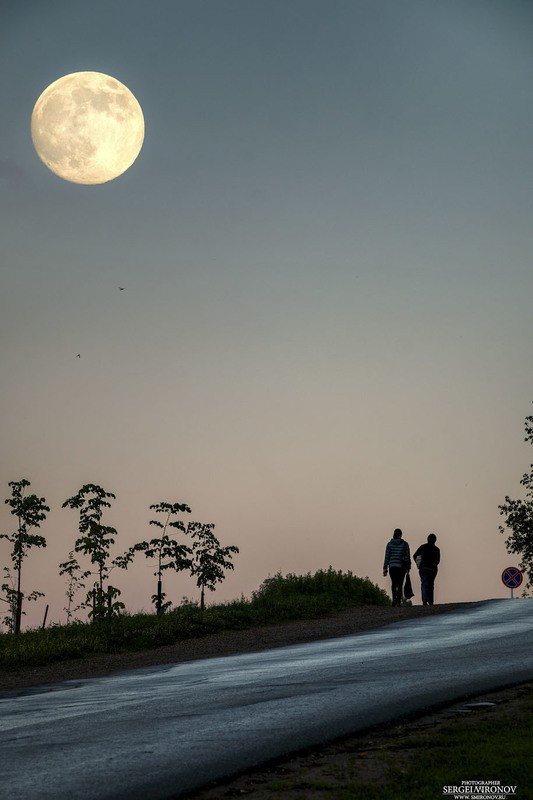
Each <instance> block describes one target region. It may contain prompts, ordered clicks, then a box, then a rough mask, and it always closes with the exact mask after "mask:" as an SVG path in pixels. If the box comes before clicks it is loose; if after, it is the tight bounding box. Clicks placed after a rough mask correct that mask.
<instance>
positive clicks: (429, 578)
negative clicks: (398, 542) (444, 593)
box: [413, 533, 440, 606]
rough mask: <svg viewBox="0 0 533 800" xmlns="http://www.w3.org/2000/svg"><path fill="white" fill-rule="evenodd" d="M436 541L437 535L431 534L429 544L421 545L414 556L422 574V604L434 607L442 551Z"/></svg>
mask: <svg viewBox="0 0 533 800" xmlns="http://www.w3.org/2000/svg"><path fill="white" fill-rule="evenodd" d="M436 541H437V537H436V536H435V534H434V533H430V534H429V536H428V540H427V544H421V545H420V547H419V548H418V550H417V551H416V552H415V553H414V555H413V561H414V562H415V564H416V565H417V567H418V572H419V574H420V583H421V586H422V603H423V605H425V606H432V605H433V597H434V591H435V578H436V577H437V572H438V571H439V564H440V550H439V548H438V547H437V545H436V544H435V542H436Z"/></svg>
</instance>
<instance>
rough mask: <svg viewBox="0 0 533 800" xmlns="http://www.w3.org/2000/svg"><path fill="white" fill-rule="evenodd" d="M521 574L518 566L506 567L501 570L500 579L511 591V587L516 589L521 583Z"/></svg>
mask: <svg viewBox="0 0 533 800" xmlns="http://www.w3.org/2000/svg"><path fill="white" fill-rule="evenodd" d="M522 580H523V575H522V573H521V572H520V570H519V569H518V567H507V569H504V571H503V572H502V581H503V584H504V586H507V588H508V589H510V590H511V592H512V591H513V589H518V587H519V586H520V584H521V583H522Z"/></svg>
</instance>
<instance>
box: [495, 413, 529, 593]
mask: <svg viewBox="0 0 533 800" xmlns="http://www.w3.org/2000/svg"><path fill="white" fill-rule="evenodd" d="M525 430H526V436H525V439H524V441H526V442H529V443H530V444H533V416H530V417H526V421H525ZM520 484H521V485H522V486H523V487H524V489H525V498H524V499H519V500H512V499H511V498H510V497H506V498H505V503H503V504H502V505H501V506H499V510H500V514H501V515H502V516H504V517H505V524H504V525H500V533H503V534H505V533H507V532H508V531H511V533H510V535H509V536H508V538H507V539H506V541H505V546H506V548H507V552H508V553H517V554H519V555H520V569H522V570H523V571H524V572H525V573H526V574H527V576H528V581H527V587H528V588H531V587H532V586H533V464H531V465H530V468H529V472H526V473H525V474H524V475H523V476H522V480H521V481H520Z"/></svg>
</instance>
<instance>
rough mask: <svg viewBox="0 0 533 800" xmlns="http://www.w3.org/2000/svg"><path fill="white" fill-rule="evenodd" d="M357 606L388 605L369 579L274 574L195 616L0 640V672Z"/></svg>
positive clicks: (56, 628)
mask: <svg viewBox="0 0 533 800" xmlns="http://www.w3.org/2000/svg"><path fill="white" fill-rule="evenodd" d="M363 605H380V606H386V605H390V601H389V598H388V596H387V594H386V593H385V592H384V591H383V590H382V589H380V588H379V587H378V586H377V585H376V584H374V583H372V582H371V581H370V580H369V579H368V578H358V577H356V576H355V575H353V574H352V573H351V572H347V573H343V572H340V571H336V570H334V569H333V568H332V567H329V568H328V569H327V570H319V571H318V572H316V573H314V574H313V575H311V573H308V574H307V575H294V574H288V575H286V576H285V577H284V576H283V575H281V573H278V574H277V575H274V576H273V577H269V578H267V579H266V580H265V581H263V583H262V584H261V586H260V587H259V589H257V591H255V592H253V594H252V597H251V599H250V600H246V599H245V598H241V600H234V601H232V602H229V603H223V604H221V605H212V606H208V607H207V608H206V609H205V610H203V611H202V610H201V609H200V608H199V606H198V605H197V604H196V603H190V602H187V603H185V604H183V605H181V606H179V607H178V608H176V609H174V610H172V611H170V612H168V613H166V614H163V615H160V616H157V615H156V614H119V615H115V616H113V617H110V618H109V619H103V620H97V621H95V622H93V623H81V622H77V623H73V624H70V625H53V626H51V627H49V628H46V629H45V630H30V631H25V632H24V633H20V634H17V635H15V634H11V633H4V634H1V635H0V669H2V670H16V669H20V668H23V667H29V666H34V667H35V666H43V665H45V664H50V663H53V662H56V661H64V660H66V659H70V658H83V657H85V656H89V655H95V654H101V653H121V652H135V651H139V650H147V649H153V648H155V647H161V646H163V645H168V644H174V643H175V642H176V641H179V640H180V639H190V638H192V637H200V636H206V635H207V634H210V633H218V632H221V631H225V630H243V629H245V628H250V627H253V626H256V625H269V624H275V623H279V622H284V621H289V620H297V619H312V618H313V617H317V616H320V615H325V614H329V613H333V612H335V611H340V610H341V609H343V608H349V607H353V606H363Z"/></svg>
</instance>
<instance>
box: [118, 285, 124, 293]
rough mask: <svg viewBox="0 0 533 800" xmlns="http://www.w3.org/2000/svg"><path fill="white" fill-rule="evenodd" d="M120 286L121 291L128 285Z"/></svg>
mask: <svg viewBox="0 0 533 800" xmlns="http://www.w3.org/2000/svg"><path fill="white" fill-rule="evenodd" d="M118 288H119V289H120V291H121V292H123V291H124V289H125V288H126V287H125V286H119V287H118Z"/></svg>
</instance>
